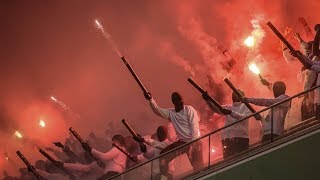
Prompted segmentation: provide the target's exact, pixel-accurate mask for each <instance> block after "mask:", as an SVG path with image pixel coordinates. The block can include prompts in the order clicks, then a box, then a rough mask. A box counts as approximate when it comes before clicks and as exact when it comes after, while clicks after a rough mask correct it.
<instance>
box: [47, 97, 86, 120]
mask: <svg viewBox="0 0 320 180" xmlns="http://www.w3.org/2000/svg"><path fill="white" fill-rule="evenodd" d="M50 99H51V100H52V101H53V102H55V103H57V104H59V105H60V107H61V108H62V109H63V110H64V111H65V112H69V113H71V115H72V116H73V117H74V118H76V119H79V118H80V115H79V114H77V113H75V112H73V111H72V109H71V108H70V107H68V106H67V105H66V104H65V103H64V102H62V101H60V100H58V99H57V98H55V97H54V96H51V97H50Z"/></svg>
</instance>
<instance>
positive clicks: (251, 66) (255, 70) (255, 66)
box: [249, 63, 260, 75]
mask: <svg viewBox="0 0 320 180" xmlns="http://www.w3.org/2000/svg"><path fill="white" fill-rule="evenodd" d="M249 69H250V71H251V72H253V73H254V74H257V75H259V74H260V70H259V68H258V67H257V65H256V64H254V63H251V64H249Z"/></svg>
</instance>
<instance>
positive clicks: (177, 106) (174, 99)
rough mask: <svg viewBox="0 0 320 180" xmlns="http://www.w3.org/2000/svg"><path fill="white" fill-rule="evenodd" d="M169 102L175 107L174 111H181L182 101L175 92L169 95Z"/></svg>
mask: <svg viewBox="0 0 320 180" xmlns="http://www.w3.org/2000/svg"><path fill="white" fill-rule="evenodd" d="M171 101H172V103H173V105H174V107H175V110H176V111H177V112H178V111H181V110H182V109H183V99H182V96H181V95H180V94H179V93H177V92H174V93H172V95H171Z"/></svg>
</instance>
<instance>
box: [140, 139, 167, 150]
mask: <svg viewBox="0 0 320 180" xmlns="http://www.w3.org/2000/svg"><path fill="white" fill-rule="evenodd" d="M144 140H145V141H146V143H147V144H149V145H150V146H152V147H154V148H158V149H164V148H166V147H167V143H165V142H160V141H157V140H154V139H149V138H145V139H144Z"/></svg>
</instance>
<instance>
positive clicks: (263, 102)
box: [247, 98, 285, 107]
mask: <svg viewBox="0 0 320 180" xmlns="http://www.w3.org/2000/svg"><path fill="white" fill-rule="evenodd" d="M284 99H285V98H274V99H265V98H248V99H247V101H248V102H249V103H251V104H255V105H257V106H265V107H268V106H271V105H273V104H275V103H278V102H280V101H282V100H284ZM279 106H281V105H279Z"/></svg>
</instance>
